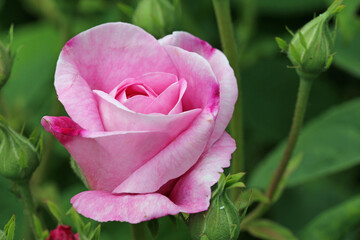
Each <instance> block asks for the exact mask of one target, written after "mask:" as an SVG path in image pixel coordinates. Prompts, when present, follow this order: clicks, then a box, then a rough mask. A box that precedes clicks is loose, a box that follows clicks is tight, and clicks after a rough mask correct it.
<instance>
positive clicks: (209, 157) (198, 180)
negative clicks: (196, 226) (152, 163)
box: [170, 132, 236, 213]
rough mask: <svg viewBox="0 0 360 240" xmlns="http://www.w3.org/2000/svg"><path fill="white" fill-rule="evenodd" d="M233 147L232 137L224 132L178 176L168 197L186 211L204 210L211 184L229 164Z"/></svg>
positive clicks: (207, 205) (234, 147) (209, 195)
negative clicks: (186, 170) (188, 168)
mask: <svg viewBox="0 0 360 240" xmlns="http://www.w3.org/2000/svg"><path fill="white" fill-rule="evenodd" d="M235 149H236V145H235V141H234V139H232V138H231V137H230V135H229V134H228V133H226V132H224V133H223V135H222V136H221V137H220V139H219V140H218V141H217V142H216V143H215V144H214V145H213V146H212V147H211V148H210V149H209V150H208V152H207V153H205V154H203V155H202V156H201V159H200V160H199V162H198V163H197V164H196V165H195V166H194V167H193V168H191V169H190V170H189V171H188V172H187V173H186V174H185V175H184V176H182V177H181V178H180V180H179V181H178V182H177V183H176V185H175V186H174V187H173V189H172V191H171V194H170V199H171V200H172V201H173V202H174V203H175V204H176V205H178V206H181V209H182V211H183V212H186V213H195V212H201V211H204V210H206V209H207V208H208V207H209V200H210V197H211V186H212V185H214V184H215V183H216V182H217V181H218V180H219V178H220V174H219V173H220V172H223V168H226V167H229V166H230V159H231V154H232V153H233V152H234V151H235Z"/></svg>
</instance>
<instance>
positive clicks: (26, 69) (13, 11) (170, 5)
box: [0, 0, 360, 240]
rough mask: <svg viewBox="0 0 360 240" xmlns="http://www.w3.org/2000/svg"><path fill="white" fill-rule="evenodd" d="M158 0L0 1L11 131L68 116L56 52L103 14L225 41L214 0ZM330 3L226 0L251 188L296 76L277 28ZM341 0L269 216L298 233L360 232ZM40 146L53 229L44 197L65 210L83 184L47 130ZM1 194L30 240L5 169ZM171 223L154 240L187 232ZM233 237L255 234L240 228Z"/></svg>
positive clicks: (267, 170) (272, 151) (355, 67)
mask: <svg viewBox="0 0 360 240" xmlns="http://www.w3.org/2000/svg"><path fill="white" fill-rule="evenodd" d="M154 1H155V0H154ZM150 2H151V1H150ZM160 2H161V3H160V4H159V5H156V4H155V5H154V4H153V3H152V4H150V5H151V6H152V9H151V10H149V9H148V8H149V6H150V5H144V3H143V1H133V0H123V1H115V0H0V39H1V40H3V41H7V39H8V31H9V28H10V25H11V24H14V42H13V46H12V50H13V51H14V52H15V53H16V58H15V62H14V66H13V70H12V73H11V77H10V80H9V82H8V83H7V84H6V85H5V87H4V88H3V89H2V91H1V94H0V113H1V114H2V115H4V116H5V117H6V119H7V120H8V121H9V123H10V125H11V126H12V127H13V128H14V129H16V130H18V131H19V132H20V131H21V130H22V129H23V131H24V135H29V134H30V133H31V132H32V130H33V129H34V128H36V127H38V128H41V125H40V119H41V117H42V116H44V115H66V112H65V111H64V109H63V107H62V106H61V105H60V103H59V102H58V101H57V97H56V93H55V89H54V87H53V80H54V79H53V78H54V72H55V66H56V61H57V57H58V55H59V53H60V51H61V48H62V46H63V45H64V44H65V42H66V41H67V40H69V39H70V38H71V37H72V36H74V35H76V34H77V33H79V32H81V31H83V30H86V29H88V28H90V27H93V26H96V25H98V24H101V23H105V22H113V21H124V22H132V23H136V24H138V25H141V26H142V27H144V28H146V30H148V31H149V32H150V33H152V34H154V35H155V36H156V37H162V36H164V35H166V34H169V33H171V32H172V31H175V30H183V31H188V32H190V33H192V34H194V35H196V36H198V37H200V38H202V39H204V40H206V41H208V42H209V43H210V44H211V45H213V46H214V47H217V48H221V46H220V41H219V36H218V29H217V26H216V19H215V15H214V11H213V6H212V3H211V1H210V0H196V1H194V0H181V1H180V0H175V1H172V0H169V1H167V0H164V1H160ZM165 2H166V3H165ZM138 4H140V5H139V8H138V9H137V6H138ZM141 4H142V5H141ZM328 4H329V1H327V0H291V1H289V0H232V1H231V10H232V15H233V20H234V23H235V31H236V34H237V41H238V46H239V49H240V62H241V80H242V85H243V95H244V98H243V103H242V104H243V107H244V116H245V147H246V148H245V149H246V150H245V151H246V172H247V180H248V181H246V183H247V185H248V186H249V187H259V188H261V189H264V188H266V185H267V181H268V179H269V177H270V176H271V174H272V172H273V170H274V169H275V167H276V162H277V161H278V159H279V157H278V156H279V154H280V152H281V145H280V147H278V145H279V143H281V142H282V141H283V140H284V139H285V138H286V136H287V133H288V131H289V127H290V123H291V118H292V114H293V108H294V104H295V99H296V91H297V87H298V79H297V75H296V73H295V71H294V70H293V69H291V68H287V65H290V62H289V61H288V60H287V58H286V56H284V55H282V54H281V53H280V51H279V50H278V47H277V45H276V43H275V41H274V37H275V36H280V37H282V38H284V39H286V40H289V39H290V37H291V36H290V34H289V33H287V31H286V30H285V25H286V26H288V27H289V28H290V29H292V30H294V31H296V30H297V29H298V28H300V27H301V26H302V25H304V24H305V23H306V22H307V21H309V20H311V19H312V17H313V15H314V13H316V14H319V13H321V12H323V11H324V10H325V9H326V7H327V6H328ZM344 4H345V5H346V8H345V10H344V11H343V12H342V13H341V14H340V16H339V18H338V34H337V38H336V44H335V45H336V46H335V52H336V55H335V60H334V63H333V66H332V67H331V68H330V70H329V71H327V72H326V73H324V74H322V75H321V77H320V78H319V79H318V80H316V81H315V83H314V85H313V89H312V92H311V96H310V102H309V106H308V112H307V114H306V119H305V130H304V132H303V135H302V137H301V139H300V141H299V146H298V148H297V152H302V153H304V157H303V160H302V162H301V164H300V166H299V167H298V169H296V170H295V172H294V173H293V175H292V176H291V177H290V179H289V184H288V187H287V188H286V190H285V192H284V194H283V196H282V197H281V198H280V200H279V201H278V202H277V203H276V204H275V205H274V207H273V208H272V210H271V211H270V212H269V213H268V214H267V215H266V218H269V219H272V220H273V221H276V222H278V223H280V224H282V225H283V226H285V227H287V228H288V229H290V230H292V231H293V232H294V233H295V235H297V236H298V237H299V238H300V239H306V240H309V239H320V240H321V239H346V240H357V239H360V210H359V209H360V201H359V196H360V195H359V194H360V184H359V183H360V166H359V164H360V98H359V96H360V0H345V1H344ZM140 6H141V7H140ZM144 6H145V7H144ZM141 8H142V9H141ZM44 149H45V150H44V156H43V159H42V164H41V166H40V168H39V169H38V170H37V171H36V173H35V174H34V176H33V179H32V187H33V191H34V193H35V197H36V200H37V201H38V203H39V204H40V211H41V213H42V215H43V218H44V219H45V220H46V221H45V222H46V223H47V226H48V228H49V229H52V228H54V227H55V226H56V221H55V220H54V219H53V218H52V217H51V215H50V214H49V212H48V211H47V209H46V207H45V205H44V201H45V200H47V199H49V200H52V201H54V202H55V203H57V204H59V205H60V206H61V208H62V209H63V211H64V212H65V211H66V210H67V209H69V208H70V203H69V201H70V198H71V197H72V196H73V195H75V194H76V193H78V192H80V191H82V190H85V187H84V186H83V185H82V184H81V182H80V180H79V179H78V178H77V177H76V176H75V174H74V173H73V172H72V170H71V168H70V164H69V154H68V153H67V151H66V150H65V149H64V148H63V147H62V146H61V145H60V144H59V143H58V142H57V141H56V140H55V138H54V137H53V136H51V135H50V134H47V133H45V144H44ZM0 194H1V196H0V226H3V225H4V224H5V223H6V222H7V221H8V220H9V219H10V217H11V215H12V214H13V213H15V214H16V217H17V225H16V237H15V239H23V238H24V239H28V237H27V236H28V230H27V228H26V224H25V222H24V216H23V208H22V205H21V202H20V201H19V200H18V199H17V198H16V197H15V196H14V195H13V194H12V193H11V191H10V188H9V184H8V182H7V181H6V180H5V179H4V178H2V177H1V178H0ZM329 209H330V210H329ZM250 210H251V208H250ZM336 210H337V211H336ZM313 219H315V220H314V221H313ZM324 220H327V221H324ZM177 222H178V224H177V227H175V226H173V224H172V221H171V220H170V219H169V217H165V218H162V219H161V220H160V233H159V238H158V239H189V238H190V237H189V234H188V232H187V229H186V226H185V224H184V223H182V222H181V221H180V220H178V221H177ZM327 222H328V224H326V223H327ZM67 223H68V224H70V222H69V219H67ZM129 226H130V225H129V224H127V223H105V224H102V233H101V239H104V240H107V239H109V240H110V239H131V232H130V227H129ZM241 237H242V238H241V239H254V238H253V237H251V236H250V235H248V234H247V233H242V234H241Z"/></svg>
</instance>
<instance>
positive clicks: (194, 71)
mask: <svg viewBox="0 0 360 240" xmlns="http://www.w3.org/2000/svg"><path fill="white" fill-rule="evenodd" d="M164 48H165V49H166V51H167V53H168V54H169V56H170V58H171V60H172V62H173V63H174V66H175V67H176V69H177V71H178V78H179V79H181V78H183V79H185V80H186V82H187V89H186V91H185V93H184V96H183V98H182V105H183V109H184V110H185V111H186V110H189V109H194V108H202V109H205V108H207V109H209V110H210V111H211V112H212V113H213V114H214V115H216V114H217V112H218V110H219V83H218V81H217V80H216V77H215V74H214V72H213V70H212V69H211V66H210V64H209V63H208V62H207V61H206V60H205V59H204V58H203V57H201V56H199V55H198V54H196V53H192V52H188V51H186V50H183V49H181V48H178V47H174V46H170V45H166V46H164Z"/></svg>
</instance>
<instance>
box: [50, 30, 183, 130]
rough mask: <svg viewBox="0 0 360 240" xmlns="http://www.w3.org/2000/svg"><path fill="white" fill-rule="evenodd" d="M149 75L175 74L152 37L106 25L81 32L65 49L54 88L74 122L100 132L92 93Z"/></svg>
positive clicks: (141, 31) (108, 89)
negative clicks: (129, 79)
mask: <svg viewBox="0 0 360 240" xmlns="http://www.w3.org/2000/svg"><path fill="white" fill-rule="evenodd" d="M148 72H167V73H173V74H176V73H177V72H176V69H175V68H174V67H173V65H172V63H171V60H169V57H168V56H167V54H166V52H165V51H164V49H163V48H162V47H161V46H160V44H159V43H158V42H157V40H156V39H155V38H154V37H153V36H151V35H150V34H148V33H147V32H145V31H144V30H142V29H141V28H139V27H136V26H134V25H131V24H126V23H107V24H103V25H99V26H97V27H94V28H91V29H89V30H87V31H84V32H82V33H80V34H79V35H77V36H75V37H74V38H72V39H71V40H70V41H69V42H68V43H67V44H66V45H65V46H64V48H63V50H62V52H61V54H60V57H59V60H58V63H57V67H56V73H55V88H56V91H57V94H58V96H59V100H60V101H61V102H62V104H63V105H64V107H65V109H66V111H67V113H68V114H69V115H70V117H71V118H72V119H73V120H74V121H75V122H77V123H78V124H79V125H80V126H81V127H82V128H84V129H88V130H94V131H101V130H103V128H102V125H101V121H100V118H99V116H98V113H97V106H96V102H95V100H94V99H93V95H92V92H91V90H93V89H99V90H102V91H105V92H110V91H111V90H112V89H113V88H114V87H115V86H116V85H117V84H119V82H121V81H122V80H124V79H126V78H132V77H137V76H141V75H143V74H145V73H148Z"/></svg>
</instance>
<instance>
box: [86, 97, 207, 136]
mask: <svg viewBox="0 0 360 240" xmlns="http://www.w3.org/2000/svg"><path fill="white" fill-rule="evenodd" d="M93 92H94V95H95V97H96V99H97V102H98V109H99V112H100V116H101V119H102V122H103V125H104V128H105V130H106V131H163V132H167V133H169V134H170V136H172V137H177V136H178V135H179V134H180V133H181V132H183V131H184V130H185V129H187V128H188V126H189V125H190V124H191V123H192V122H193V121H194V119H195V118H196V117H197V116H198V115H199V113H200V112H201V109H193V110H190V111H186V112H181V113H179V114H172V115H162V114H142V113H136V112H134V111H132V110H129V109H128V108H127V107H126V106H124V105H123V104H122V103H120V102H119V101H117V100H116V99H114V98H113V97H112V96H110V95H109V94H107V93H104V92H102V91H96V90H94V91H93Z"/></svg>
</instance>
